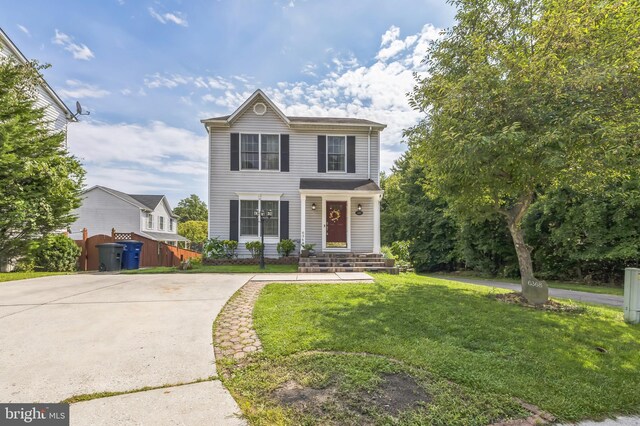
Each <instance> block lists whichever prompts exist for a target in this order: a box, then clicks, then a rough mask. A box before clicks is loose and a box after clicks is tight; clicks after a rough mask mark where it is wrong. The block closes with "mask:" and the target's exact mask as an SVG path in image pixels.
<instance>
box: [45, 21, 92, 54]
mask: <svg viewBox="0 0 640 426" xmlns="http://www.w3.org/2000/svg"><path fill="white" fill-rule="evenodd" d="M55 31H56V35H55V36H54V37H53V40H52V42H53V44H58V45H60V46H63V47H64V49H65V50H67V51H69V52H71V54H72V55H73V57H74V59H81V60H84V61H88V60H90V59H92V58H93V57H94V54H93V52H92V51H91V49H89V47H87V45H86V44H78V43H74V42H73V37H71V36H69V35H67V34H65V33H63V32H60V31H58V30H57V29H56V30H55Z"/></svg>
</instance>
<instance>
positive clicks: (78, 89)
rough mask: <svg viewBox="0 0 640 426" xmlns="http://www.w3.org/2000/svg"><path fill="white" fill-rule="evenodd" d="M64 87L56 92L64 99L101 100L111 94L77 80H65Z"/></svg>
mask: <svg viewBox="0 0 640 426" xmlns="http://www.w3.org/2000/svg"><path fill="white" fill-rule="evenodd" d="M66 85H67V87H65V88H63V89H60V90H58V93H59V94H60V95H61V96H63V97H66V98H74V99H82V98H103V97H105V96H107V95H109V94H110V93H111V92H109V91H108V90H105V89H100V88H99V87H98V86H94V85H93V84H88V83H83V82H81V81H78V80H67V81H66Z"/></svg>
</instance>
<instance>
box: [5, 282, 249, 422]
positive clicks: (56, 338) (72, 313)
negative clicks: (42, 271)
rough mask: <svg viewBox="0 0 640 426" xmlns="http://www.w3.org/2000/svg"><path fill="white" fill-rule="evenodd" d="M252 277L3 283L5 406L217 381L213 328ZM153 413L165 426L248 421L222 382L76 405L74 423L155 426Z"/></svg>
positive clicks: (72, 410) (73, 414)
mask: <svg viewBox="0 0 640 426" xmlns="http://www.w3.org/2000/svg"><path fill="white" fill-rule="evenodd" d="M250 277H251V275H223V274H165V275H72V276H55V277H46V278H39V279H33V280H24V281H13V282H9V283H4V284H0V402H59V401H61V400H63V399H65V398H69V397H71V396H74V395H79V394H91V393H96V392H120V391H130V390H134V389H139V388H142V387H147V386H149V387H158V386H163V385H167V384H171V385H173V384H183V383H190V382H194V381H197V380H201V379H206V378H209V377H211V376H214V375H215V374H216V369H215V360H214V355H213V348H212V346H211V345H212V329H211V326H212V323H213V321H214V319H215V317H216V316H217V315H218V312H219V311H220V309H221V308H222V306H224V304H225V303H226V301H227V300H228V299H229V297H230V296H231V295H232V294H233V293H234V292H235V291H236V290H237V289H239V288H240V287H241V286H242V285H243V284H244V283H245V282H246V281H247V280H248V279H249V278H250ZM123 401H124V402H123ZM127 401H130V403H127ZM136 407H138V408H137V409H138V411H139V412H138V413H136V412H135V408H136ZM176 408H180V410H178V411H179V412H178V413H175V412H173V411H175V409H176ZM96 410H97V411H96ZM172 410H173V411H172ZM150 411H153V412H155V414H156V417H157V418H163V419H165V420H166V422H164V423H165V424H191V423H193V422H195V423H198V422H199V421H200V420H201V419H202V420H206V421H205V423H208V424H238V423H242V422H239V421H238V419H237V418H236V417H235V416H234V415H235V413H236V412H238V411H239V410H238V408H237V406H236V404H235V402H234V401H233V399H232V398H231V396H230V395H229V394H228V392H227V391H226V390H225V389H224V387H223V386H222V385H221V384H220V383H219V382H217V381H208V382H203V383H199V384H193V385H187V386H179V387H174V388H168V389H161V390H156V391H148V392H143V393H139V394H130V395H122V396H117V397H111V398H103V399H96V400H93V401H88V402H82V403H77V404H73V405H72V406H71V416H70V417H71V423H72V424H77V425H81V424H150V423H148V422H147V419H150V417H149V414H150ZM187 413H188V415H187ZM193 413H197V414H196V417H195V418H194V417H193ZM172 416H174V417H175V416H177V417H175V418H172ZM185 416H187V417H185ZM189 416H191V417H189ZM152 423H154V424H158V422H157V421H153V422H152Z"/></svg>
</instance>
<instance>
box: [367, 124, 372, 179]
mask: <svg viewBox="0 0 640 426" xmlns="http://www.w3.org/2000/svg"><path fill="white" fill-rule="evenodd" d="M371 130H372V128H371V126H369V136H368V143H367V179H371Z"/></svg>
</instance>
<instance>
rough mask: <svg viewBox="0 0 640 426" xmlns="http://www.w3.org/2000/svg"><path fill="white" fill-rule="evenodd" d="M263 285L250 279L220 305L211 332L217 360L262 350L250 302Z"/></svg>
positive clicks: (235, 358) (240, 356)
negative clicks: (221, 306) (254, 326)
mask: <svg viewBox="0 0 640 426" xmlns="http://www.w3.org/2000/svg"><path fill="white" fill-rule="evenodd" d="M266 284H267V283H266V282H258V281H249V282H248V283H246V284H245V285H244V286H242V287H241V288H240V290H238V291H237V292H236V294H234V295H233V297H232V298H231V300H229V302H227V304H226V305H225V306H224V308H222V311H221V312H220V314H219V315H218V318H217V320H216V327H215V332H214V342H213V343H214V344H213V346H214V353H215V356H216V360H224V359H233V360H241V359H243V358H244V357H246V356H247V355H248V354H250V353H252V352H257V351H261V350H262V343H260V339H259V338H258V335H257V334H256V331H255V330H254V328H253V305H254V304H255V303H256V300H257V299H258V295H259V294H260V291H261V290H262V288H263V287H264V286H265V285H266Z"/></svg>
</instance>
